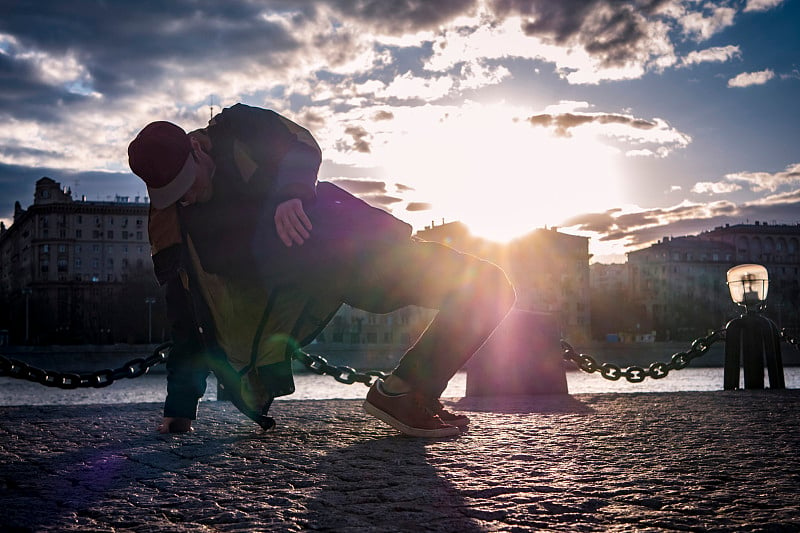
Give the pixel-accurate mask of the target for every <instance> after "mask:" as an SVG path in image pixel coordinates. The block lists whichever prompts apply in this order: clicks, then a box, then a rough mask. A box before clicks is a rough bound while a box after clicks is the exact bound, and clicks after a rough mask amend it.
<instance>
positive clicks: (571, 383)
mask: <svg viewBox="0 0 800 533" xmlns="http://www.w3.org/2000/svg"><path fill="white" fill-rule="evenodd" d="M722 376H723V369H722V368H693V367H688V368H684V369H683V370H674V371H672V372H670V373H669V375H668V376H667V377H665V378H663V379H659V380H654V379H650V378H647V379H646V380H645V381H643V382H642V383H629V382H627V381H626V380H625V379H620V380H618V381H608V380H606V379H603V378H602V377H600V375H599V374H597V373H595V374H586V373H584V372H580V371H577V370H576V371H569V372H567V386H568V389H569V392H570V394H582V393H610V392H614V393H639V392H678V391H715V390H722V388H723V387H722ZM784 378H785V380H786V387H787V388H790V389H797V388H800V367H796V366H791V367H786V368H784ZM466 380H467V374H466V372H459V373H457V374H456V375H455V376H454V377H453V379H452V380H451V381H450V385H449V386H448V388H447V390H446V391H445V392H444V394H443V397H446V398H458V397H462V396H464V393H465V390H466ZM764 383H765V384H767V385H769V379H768V378H766V377H765V379H764ZM295 385H296V388H297V392H295V393H294V394H292V395H291V396H285V397H283V398H279V399H278V401H280V400H282V399H289V400H324V399H334V398H344V399H359V398H363V397H364V396H365V394H366V392H367V388H366V387H365V386H364V385H361V384H358V383H357V384H354V385H344V384H342V383H339V382H337V381H335V380H334V379H333V378H330V377H327V376H319V375H316V374H311V373H298V374H297V375H296V376H295ZM165 396H166V375H165V374H163V373H162V374H146V375H144V376H141V377H138V378H135V379H121V380H118V381H116V382H114V383H113V384H112V385H110V386H108V387H105V388H102V389H73V390H62V389H58V388H52V387H44V386H42V385H39V384H38V383H33V382H29V381H24V380H19V379H12V378H8V377H0V405H71V404H114V403H134V402H163V401H164V398H165ZM216 398H217V383H216V379H215V378H214V377H213V375H212V376H209V378H208V389H207V392H206V395H205V396H204V398H203V399H204V400H216Z"/></svg>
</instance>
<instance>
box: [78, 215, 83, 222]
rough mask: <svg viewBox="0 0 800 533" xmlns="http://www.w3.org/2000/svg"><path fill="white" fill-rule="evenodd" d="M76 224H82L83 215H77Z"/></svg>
mask: <svg viewBox="0 0 800 533" xmlns="http://www.w3.org/2000/svg"><path fill="white" fill-rule="evenodd" d="M78 224H83V215H78Z"/></svg>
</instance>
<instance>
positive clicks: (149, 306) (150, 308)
mask: <svg viewBox="0 0 800 533" xmlns="http://www.w3.org/2000/svg"><path fill="white" fill-rule="evenodd" d="M144 303H146V304H147V343H148V344H153V304H154V303H156V299H155V298H153V297H152V296H148V297H147V298H145V299H144Z"/></svg>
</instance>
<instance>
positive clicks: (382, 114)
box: [372, 110, 394, 120]
mask: <svg viewBox="0 0 800 533" xmlns="http://www.w3.org/2000/svg"><path fill="white" fill-rule="evenodd" d="M372 118H373V119H374V120H392V119H393V118H394V113H392V112H391V111H384V110H381V111H378V112H377V113H375V116H374V117H372Z"/></svg>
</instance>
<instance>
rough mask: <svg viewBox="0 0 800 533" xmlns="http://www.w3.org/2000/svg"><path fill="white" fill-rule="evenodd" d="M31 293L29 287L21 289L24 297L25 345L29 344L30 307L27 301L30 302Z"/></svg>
mask: <svg viewBox="0 0 800 533" xmlns="http://www.w3.org/2000/svg"><path fill="white" fill-rule="evenodd" d="M32 292H33V291H32V290H31V288H30V287H25V288H24V289H22V294H24V295H25V344H29V342H30V306H29V304H28V301H29V300H30V296H31V293H32Z"/></svg>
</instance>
